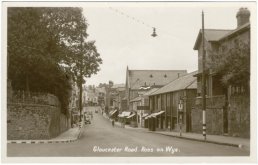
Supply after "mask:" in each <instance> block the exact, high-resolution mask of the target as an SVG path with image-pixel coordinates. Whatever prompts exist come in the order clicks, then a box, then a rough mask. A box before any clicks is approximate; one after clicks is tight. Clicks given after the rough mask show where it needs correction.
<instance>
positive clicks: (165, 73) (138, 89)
mask: <svg viewBox="0 0 258 165" xmlns="http://www.w3.org/2000/svg"><path fill="white" fill-rule="evenodd" d="M185 74H187V71H186V70H129V68H128V67H127V69H126V83H125V96H126V101H127V111H133V109H132V106H130V104H129V103H130V101H131V100H132V99H134V98H136V97H138V96H140V95H141V94H144V93H145V92H146V90H148V89H151V88H159V87H162V86H164V85H166V84H168V83H169V82H171V81H173V80H175V79H177V78H178V77H180V76H183V75H185Z"/></svg>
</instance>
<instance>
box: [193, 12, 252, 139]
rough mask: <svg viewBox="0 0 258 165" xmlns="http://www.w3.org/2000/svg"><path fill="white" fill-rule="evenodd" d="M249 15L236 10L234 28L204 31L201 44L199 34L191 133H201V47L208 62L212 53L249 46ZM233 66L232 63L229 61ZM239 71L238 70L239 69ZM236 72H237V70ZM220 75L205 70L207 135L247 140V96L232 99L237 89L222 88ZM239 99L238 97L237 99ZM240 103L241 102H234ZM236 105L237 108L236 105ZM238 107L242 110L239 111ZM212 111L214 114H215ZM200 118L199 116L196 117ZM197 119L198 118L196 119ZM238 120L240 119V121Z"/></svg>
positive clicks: (196, 44)
mask: <svg viewBox="0 0 258 165" xmlns="http://www.w3.org/2000/svg"><path fill="white" fill-rule="evenodd" d="M249 17H250V11H249V10H248V9H247V8H240V9H239V11H238V13H237V15H236V18H237V27H236V29H233V30H232V29H231V30H221V29H205V30H204V39H205V40H204V41H202V35H203V34H202V31H201V30H200V31H199V34H198V36H197V39H196V42H195V44H194V50H196V51H198V74H196V75H195V76H196V77H197V84H198V85H197V95H198V97H197V100H196V108H195V110H196V112H194V114H193V116H195V118H194V120H193V121H192V122H193V123H192V124H193V128H194V129H193V131H194V132H201V131H202V126H201V125H200V121H202V118H201V113H202V112H201V107H200V106H201V99H202V98H201V93H202V90H201V89H202V85H203V84H202V82H201V81H202V72H203V69H202V56H203V51H202V43H203V42H204V43H205V51H206V58H207V59H209V58H211V55H212V53H218V52H221V51H224V52H226V51H229V50H230V49H232V48H234V47H238V46H239V45H238V44H239V43H240V42H242V43H247V44H248V43H250V22H249ZM232 62H233V59H232ZM239 67H241V66H239ZM239 69H240V68H239ZM221 78H222V75H221V74H218V73H216V72H214V71H213V70H211V69H209V70H207V71H206V91H207V93H206V94H207V95H206V97H207V99H206V102H207V110H206V111H207V112H206V116H207V120H206V121H207V123H206V125H207V128H206V129H207V133H210V134H220V135H221V134H229V135H234V136H243V137H249V136H250V105H249V104H250V100H249V98H250V96H249V95H248V96H243V95H242V94H240V95H238V96H236V94H234V93H241V92H240V91H242V88H241V87H240V86H236V87H233V86H223V84H222V83H221ZM241 95H242V96H241ZM237 100H242V101H237ZM240 102H242V103H241V105H240ZM239 107H242V108H239ZM215 110H216V111H215ZM196 114H200V115H196ZM198 116H199V117H198ZM241 118H242V119H241Z"/></svg>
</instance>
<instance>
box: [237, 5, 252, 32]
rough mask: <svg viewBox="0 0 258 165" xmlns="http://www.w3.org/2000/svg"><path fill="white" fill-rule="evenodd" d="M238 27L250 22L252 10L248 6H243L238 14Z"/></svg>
mask: <svg viewBox="0 0 258 165" xmlns="http://www.w3.org/2000/svg"><path fill="white" fill-rule="evenodd" d="M236 18H237V27H240V26H242V25H244V24H246V23H248V22H249V18H250V11H249V10H248V9H247V8H243V7H241V8H240V9H239V11H238V12H237V15H236Z"/></svg>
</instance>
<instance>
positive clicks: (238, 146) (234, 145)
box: [115, 122, 244, 148]
mask: <svg viewBox="0 0 258 165" xmlns="http://www.w3.org/2000/svg"><path fill="white" fill-rule="evenodd" d="M115 124H116V122H115ZM116 125H118V124H116ZM118 126H119V125H118ZM124 128H126V129H130V128H127V127H124ZM132 129H135V128H132ZM135 130H137V129H135ZM141 131H145V132H147V133H155V134H160V135H165V136H170V137H175V138H180V139H186V140H192V141H198V142H203V143H212V144H218V145H226V146H231V147H237V148H244V145H243V144H233V143H226V142H218V141H212V140H202V139H196V138H189V137H185V136H177V135H171V134H166V133H162V132H155V131H148V130H141Z"/></svg>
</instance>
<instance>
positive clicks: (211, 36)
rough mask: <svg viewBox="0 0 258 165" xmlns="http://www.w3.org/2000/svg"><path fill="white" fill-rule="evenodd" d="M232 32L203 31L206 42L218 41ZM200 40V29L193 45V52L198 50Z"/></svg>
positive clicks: (221, 30) (220, 30) (218, 30)
mask: <svg viewBox="0 0 258 165" xmlns="http://www.w3.org/2000/svg"><path fill="white" fill-rule="evenodd" d="M231 31H233V30H223V29H204V34H205V36H204V38H205V39H206V40H207V41H219V39H220V38H222V37H223V36H225V35H226V34H228V33H229V32H231ZM201 40H202V29H200V31H199V33H198V36H197V39H196V41H195V44H194V50H198V47H199V44H200V43H201Z"/></svg>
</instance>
